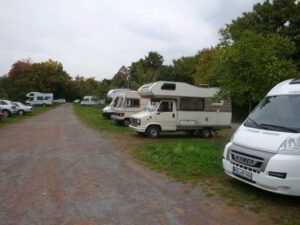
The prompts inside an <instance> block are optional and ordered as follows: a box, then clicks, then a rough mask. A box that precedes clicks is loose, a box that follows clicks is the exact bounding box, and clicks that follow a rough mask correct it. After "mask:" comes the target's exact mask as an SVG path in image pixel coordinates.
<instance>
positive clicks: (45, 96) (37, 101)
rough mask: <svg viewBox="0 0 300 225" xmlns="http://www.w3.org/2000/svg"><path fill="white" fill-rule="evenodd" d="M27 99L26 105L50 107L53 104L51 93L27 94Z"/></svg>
mask: <svg viewBox="0 0 300 225" xmlns="http://www.w3.org/2000/svg"><path fill="white" fill-rule="evenodd" d="M26 97H27V98H28V99H27V100H26V101H25V103H26V104H28V105H31V106H33V105H42V106H46V105H52V104H53V94H52V93H41V92H29V93H27V94H26Z"/></svg>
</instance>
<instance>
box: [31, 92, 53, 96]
mask: <svg viewBox="0 0 300 225" xmlns="http://www.w3.org/2000/svg"><path fill="white" fill-rule="evenodd" d="M36 95H53V93H41V92H37V91H33V92H29V93H27V94H26V97H32V96H36Z"/></svg>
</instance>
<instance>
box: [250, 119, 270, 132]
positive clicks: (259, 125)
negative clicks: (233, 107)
mask: <svg viewBox="0 0 300 225" xmlns="http://www.w3.org/2000/svg"><path fill="white" fill-rule="evenodd" d="M248 120H250V121H251V122H252V123H254V124H255V125H256V126H257V127H259V128H263V129H267V128H266V127H264V126H263V125H262V124H259V123H257V122H256V121H255V120H253V119H251V118H250V117H248Z"/></svg>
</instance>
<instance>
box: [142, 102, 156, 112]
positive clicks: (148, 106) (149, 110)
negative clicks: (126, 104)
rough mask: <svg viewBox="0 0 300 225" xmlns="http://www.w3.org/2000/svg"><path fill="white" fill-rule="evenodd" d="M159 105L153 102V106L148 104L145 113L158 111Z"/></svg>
mask: <svg viewBox="0 0 300 225" xmlns="http://www.w3.org/2000/svg"><path fill="white" fill-rule="evenodd" d="M158 105H159V102H155V101H152V102H151V104H148V105H147V106H146V107H145V108H144V109H143V111H145V112H154V111H155V110H156V108H157V107H158Z"/></svg>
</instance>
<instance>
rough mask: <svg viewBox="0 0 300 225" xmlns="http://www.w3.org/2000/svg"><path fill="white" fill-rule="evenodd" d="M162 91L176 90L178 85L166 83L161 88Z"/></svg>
mask: <svg viewBox="0 0 300 225" xmlns="http://www.w3.org/2000/svg"><path fill="white" fill-rule="evenodd" d="M161 90H176V84H172V83H164V84H163V85H162V86H161Z"/></svg>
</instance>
